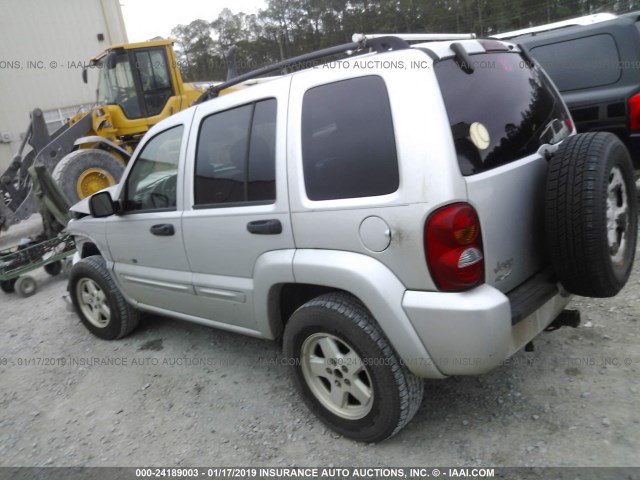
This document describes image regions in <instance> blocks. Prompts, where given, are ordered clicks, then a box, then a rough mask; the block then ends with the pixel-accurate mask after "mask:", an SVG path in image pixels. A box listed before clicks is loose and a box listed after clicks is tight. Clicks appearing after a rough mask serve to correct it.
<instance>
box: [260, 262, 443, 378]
mask: <svg viewBox="0 0 640 480" xmlns="http://www.w3.org/2000/svg"><path fill="white" fill-rule="evenodd" d="M271 254H273V255H271ZM267 257H268V258H269V261H266V259H267ZM276 257H279V258H278V260H280V261H284V262H285V263H280V265H279V266H278V267H276V265H274V260H276ZM258 266H259V267H268V268H264V269H262V268H256V271H255V272H254V279H255V283H254V285H255V292H254V294H255V296H254V302H255V309H256V319H257V320H258V324H259V329H260V330H261V331H262V332H263V334H264V336H265V337H267V338H272V339H275V338H278V337H280V336H281V334H282V331H283V329H284V326H285V325H286V322H287V321H288V319H289V317H290V316H291V314H292V313H293V312H294V311H295V310H296V309H297V308H299V307H300V306H302V305H303V304H304V303H306V302H307V301H308V300H310V299H312V298H315V297H317V296H319V295H322V294H324V293H327V292H333V291H340V292H344V293H347V294H349V295H351V296H353V297H354V298H356V299H357V300H358V301H359V302H360V303H362V304H363V305H364V306H365V307H366V308H367V309H368V310H369V312H370V313H371V315H372V316H373V318H374V319H375V321H376V322H377V323H378V325H379V326H380V328H381V330H382V331H383V332H384V334H385V335H386V336H387V338H388V339H389V342H390V343H391V345H392V346H393V348H394V350H395V351H396V352H397V353H398V355H399V356H400V357H401V358H402V360H403V361H404V362H405V363H406V365H407V366H408V368H409V369H410V370H411V371H412V372H413V373H415V374H416V375H418V376H420V377H428V378H442V377H443V375H442V373H440V372H439V371H438V370H437V369H436V368H435V366H434V363H433V362H432V361H431V357H430V356H429V353H428V352H427V350H426V348H425V347H424V345H423V344H422V342H421V341H420V339H419V337H418V335H417V333H416V331H415V329H414V327H413V325H412V324H411V322H410V320H409V318H408V317H407V315H406V313H405V312H404V310H403V308H402V298H403V296H404V294H405V292H406V288H405V287H404V285H403V284H402V282H400V280H399V279H398V278H397V277H396V276H395V275H394V274H393V272H391V271H390V270H389V269H388V268H387V267H386V266H385V265H383V264H382V263H380V262H379V261H377V260H376V259H374V258H371V257H369V256H366V255H362V254H358V253H352V252H341V251H333V250H281V251H277V252H270V253H269V254H265V255H263V256H262V257H261V258H260V259H259V261H258V264H257V267H258ZM276 270H279V272H278V273H279V274H280V275H278V276H276V275H274V274H275V273H276ZM267 271H268V274H265V275H263V273H266V272H267ZM265 311H266V312H267V313H266V316H265Z"/></svg>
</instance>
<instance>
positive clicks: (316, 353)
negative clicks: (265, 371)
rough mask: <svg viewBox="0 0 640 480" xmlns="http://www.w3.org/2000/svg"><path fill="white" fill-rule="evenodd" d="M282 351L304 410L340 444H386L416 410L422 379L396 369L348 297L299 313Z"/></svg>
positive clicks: (383, 342) (377, 333) (384, 343)
mask: <svg viewBox="0 0 640 480" xmlns="http://www.w3.org/2000/svg"><path fill="white" fill-rule="evenodd" d="M283 344H284V353H285V355H286V357H287V358H288V359H289V365H290V368H291V374H292V377H293V380H294V383H295V384H296V387H297V388H298V390H299V392H300V393H301V395H302V398H303V399H304V401H305V403H306V404H307V406H308V407H309V408H310V409H311V410H312V411H313V412H314V413H315V414H316V415H317V416H318V417H319V418H320V420H322V421H323V422H324V423H325V424H327V425H328V426H329V427H330V428H332V429H333V430H335V431H336V432H338V433H340V434H342V435H344V436H345V437H349V438H352V439H354V440H359V441H363V442H378V441H381V440H384V439H385V438H388V437H390V436H392V435H394V434H395V433H397V432H398V431H400V429H402V428H403V427H404V426H405V425H406V424H407V423H408V422H409V421H410V420H411V418H413V416H414V415H415V413H416V412H417V410H418V408H419V407H420V404H421V402H422V395H423V382H422V380H421V379H419V378H418V377H416V376H415V375H413V374H412V373H411V372H409V371H408V370H407V368H406V367H405V366H404V365H403V364H402V363H401V362H400V360H399V358H398V357H397V354H396V353H395V352H394V350H393V348H392V347H391V345H390V344H389V342H388V340H387V339H386V337H385V336H384V334H383V333H382V332H381V330H380V328H379V327H378V325H377V323H376V322H375V320H374V319H373V318H372V316H371V314H370V313H369V312H368V311H367V309H366V308H365V307H364V306H363V305H362V304H361V303H360V302H359V301H358V300H356V299H355V298H353V297H351V296H349V295H347V294H343V293H332V294H326V295H322V296H320V297H318V298H316V299H314V300H311V301H309V302H307V303H306V304H304V305H303V306H302V307H300V308H299V309H298V310H296V312H295V313H294V314H293V315H292V316H291V318H290V320H289V322H288V323H287V326H286V328H285V332H284V340H283Z"/></svg>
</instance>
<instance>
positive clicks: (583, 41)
mask: <svg viewBox="0 0 640 480" xmlns="http://www.w3.org/2000/svg"><path fill="white" fill-rule="evenodd" d="M531 55H532V56H533V57H534V58H535V59H536V60H538V61H539V62H540V65H542V67H543V68H544V69H545V71H546V72H547V73H548V74H549V76H550V77H551V79H552V80H553V82H554V83H555V84H556V86H557V87H558V90H560V91H561V92H567V91H571V90H580V89H582V88H591V87H600V86H603V85H611V84H612V83H615V82H617V81H618V79H619V78H620V75H621V74H622V72H621V70H620V67H621V64H620V56H619V55H618V48H617V47H616V42H615V41H614V40H613V37H612V36H611V35H608V34H601V35H593V36H591V37H584V38H576V39H575V40H568V41H566V42H557V43H552V44H549V45H542V46H540V47H533V48H532V49H531Z"/></svg>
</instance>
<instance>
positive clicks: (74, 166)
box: [52, 149, 124, 204]
mask: <svg viewBox="0 0 640 480" xmlns="http://www.w3.org/2000/svg"><path fill="white" fill-rule="evenodd" d="M123 172H124V166H123V165H122V163H120V161H119V160H118V159H117V158H116V157H115V156H114V155H112V154H110V153H108V152H106V151H104V150H97V149H81V150H76V151H74V152H71V153H70V154H68V155H67V156H66V157H64V158H63V159H62V160H61V161H60V162H59V163H58V164H57V165H56V168H55V169H54V170H53V174H52V175H53V179H54V180H55V181H56V183H57V184H58V186H59V187H60V189H61V190H62V191H63V192H64V194H65V196H66V197H67V199H68V200H69V201H70V202H71V203H72V204H74V203H76V202H78V201H80V200H82V199H83V198H86V197H88V196H90V195H93V194H94V193H96V192H98V191H100V190H102V189H104V188H107V187H110V186H112V185H115V184H116V183H118V182H119V181H120V178H121V177H122V173H123Z"/></svg>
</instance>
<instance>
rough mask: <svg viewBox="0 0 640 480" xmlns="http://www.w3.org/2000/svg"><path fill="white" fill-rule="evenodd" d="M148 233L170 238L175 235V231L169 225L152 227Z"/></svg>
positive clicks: (162, 224) (163, 224)
mask: <svg viewBox="0 0 640 480" xmlns="http://www.w3.org/2000/svg"><path fill="white" fill-rule="evenodd" d="M149 231H150V232H151V233H152V234H153V235H158V236H159V237H170V236H171V235H173V234H174V233H176V230H175V229H174V228H173V225H171V224H170V223H161V224H159V225H154V226H153V227H151V228H150V229H149Z"/></svg>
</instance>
